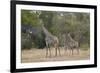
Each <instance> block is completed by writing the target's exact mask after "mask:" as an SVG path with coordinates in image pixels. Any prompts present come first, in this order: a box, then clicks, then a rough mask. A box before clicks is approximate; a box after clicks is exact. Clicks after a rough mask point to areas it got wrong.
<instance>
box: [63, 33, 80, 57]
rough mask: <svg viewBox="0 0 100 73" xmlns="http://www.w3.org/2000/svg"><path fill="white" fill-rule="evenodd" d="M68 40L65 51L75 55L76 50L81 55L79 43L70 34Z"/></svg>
mask: <svg viewBox="0 0 100 73" xmlns="http://www.w3.org/2000/svg"><path fill="white" fill-rule="evenodd" d="M66 39H67V40H66V44H65V50H67V49H69V50H70V53H71V54H72V55H73V52H74V49H76V50H77V54H79V43H78V42H77V41H75V40H74V39H73V38H72V37H71V35H70V33H68V35H67V38H66Z"/></svg>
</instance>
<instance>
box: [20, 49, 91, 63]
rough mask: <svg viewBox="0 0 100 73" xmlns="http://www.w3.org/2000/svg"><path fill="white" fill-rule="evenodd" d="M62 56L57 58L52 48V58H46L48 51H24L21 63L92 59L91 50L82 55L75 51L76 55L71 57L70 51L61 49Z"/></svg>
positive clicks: (81, 52) (81, 51) (82, 52)
mask: <svg viewBox="0 0 100 73" xmlns="http://www.w3.org/2000/svg"><path fill="white" fill-rule="evenodd" d="M60 52H61V55H58V56H55V50H54V49H53V48H52V50H51V53H52V54H51V57H46V49H31V50H22V54H21V62H22V63H31V62H47V61H68V60H86V59H89V58H90V50H80V53H79V54H77V52H76V51H75V50H74V54H73V55H71V54H70V51H69V50H68V51H65V49H63V48H61V49H60Z"/></svg>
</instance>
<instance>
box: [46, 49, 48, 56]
mask: <svg viewBox="0 0 100 73" xmlns="http://www.w3.org/2000/svg"><path fill="white" fill-rule="evenodd" d="M47 56H48V47H46V58H47Z"/></svg>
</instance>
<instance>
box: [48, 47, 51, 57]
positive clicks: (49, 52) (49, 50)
mask: <svg viewBox="0 0 100 73" xmlns="http://www.w3.org/2000/svg"><path fill="white" fill-rule="evenodd" d="M48 49H49V57H51V48H50V46H49V48H48Z"/></svg>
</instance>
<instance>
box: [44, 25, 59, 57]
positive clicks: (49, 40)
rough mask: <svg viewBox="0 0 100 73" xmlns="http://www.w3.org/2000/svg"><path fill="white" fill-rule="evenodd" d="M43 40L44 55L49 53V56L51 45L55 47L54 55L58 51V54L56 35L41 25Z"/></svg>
mask: <svg viewBox="0 0 100 73" xmlns="http://www.w3.org/2000/svg"><path fill="white" fill-rule="evenodd" d="M42 29H43V32H44V35H45V42H46V57H47V56H48V55H50V57H51V46H53V47H54V48H55V56H57V54H58V51H59V54H60V48H59V40H58V38H57V37H56V36H54V35H52V34H51V33H50V32H49V31H48V30H47V29H46V28H45V27H44V26H42Z"/></svg>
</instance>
